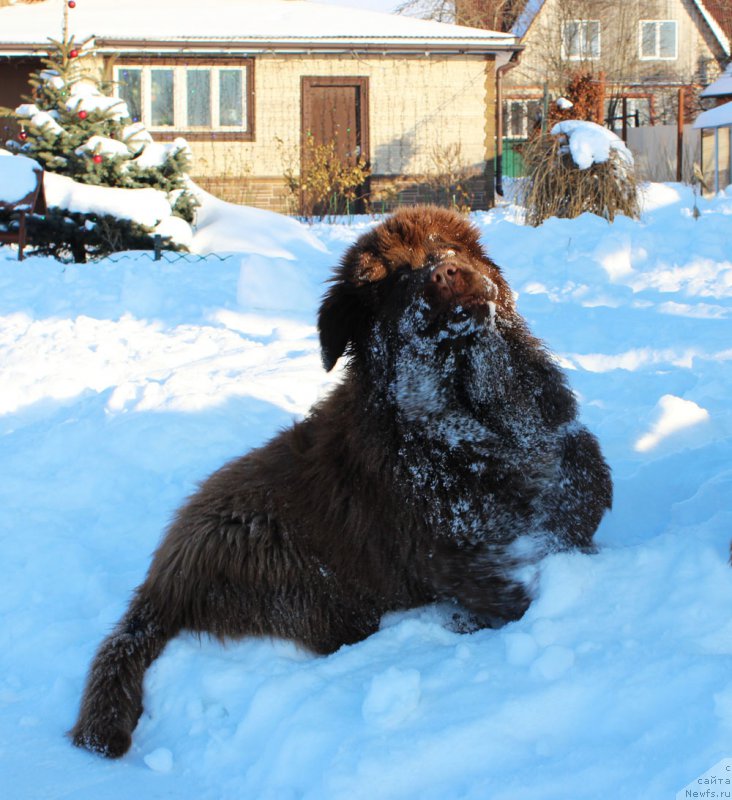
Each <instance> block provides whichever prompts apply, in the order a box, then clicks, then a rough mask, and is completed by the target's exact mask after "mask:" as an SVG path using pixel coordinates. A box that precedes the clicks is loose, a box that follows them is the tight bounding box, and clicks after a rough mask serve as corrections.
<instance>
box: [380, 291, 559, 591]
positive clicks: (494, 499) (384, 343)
mask: <svg viewBox="0 0 732 800" xmlns="http://www.w3.org/2000/svg"><path fill="white" fill-rule="evenodd" d="M436 320H438V322H439V324H438V325H436V324H435V322H436ZM517 324H520V321H518V320H516V319H514V318H513V317H511V316H509V317H507V318H504V317H501V316H499V315H497V314H496V313H495V310H494V309H493V308H492V307H490V306H488V307H487V313H478V314H476V313H475V312H474V311H473V310H463V309H461V308H460V307H459V306H456V307H455V308H454V309H450V310H447V311H440V312H439V315H436V313H435V309H434V308H433V307H432V306H431V305H430V303H429V302H428V301H427V300H426V299H425V298H424V297H423V296H417V297H415V298H414V299H412V300H411V301H410V302H409V304H408V305H407V308H406V309H405V311H404V312H403V313H402V315H401V316H400V317H399V319H398V320H397V321H396V322H392V321H389V322H387V321H382V322H380V323H377V324H376V325H375V327H374V329H373V338H372V340H371V350H372V354H373V355H374V357H375V358H376V359H378V362H379V364H380V368H381V370H383V376H384V377H385V378H386V398H387V402H388V403H389V406H390V407H391V408H392V409H393V413H394V417H395V421H396V423H397V427H398V429H399V431H400V435H401V443H400V458H401V461H402V464H403V465H404V470H405V472H404V478H405V479H406V480H407V481H409V483H410V484H411V485H412V486H413V488H414V489H416V490H417V495H418V496H420V497H422V498H423V500H424V501H425V502H426V505H427V506H428V511H427V514H428V516H434V518H433V519H432V523H433V525H434V526H435V528H436V529H439V530H441V531H442V532H443V533H444V535H445V536H446V537H447V538H448V539H450V540H453V541H456V542H464V543H471V544H473V545H474V544H476V543H480V542H482V543H483V544H484V545H485V544H487V543H488V542H490V543H491V544H490V547H489V548H488V551H486V554H485V557H486V559H487V561H488V562H491V563H495V564H503V565H504V568H505V569H506V571H507V572H509V573H511V572H512V571H513V570H514V569H517V570H518V569H519V568H520V567H521V566H522V565H526V564H529V563H535V562H536V560H538V558H539V557H540V555H539V554H540V553H542V554H543V553H545V552H547V549H549V550H551V549H552V546H551V544H550V543H549V542H548V541H547V540H546V539H545V536H544V535H543V534H542V533H541V523H542V520H541V512H540V508H539V507H538V502H539V496H540V495H541V493H542V484H543V483H545V482H546V481H547V480H548V479H550V478H551V477H552V473H553V469H554V464H555V462H556V457H557V449H558V442H559V435H560V434H559V432H558V431H551V430H549V428H548V427H547V426H546V425H545V424H544V422H543V420H542V418H541V414H540V412H539V409H538V406H537V405H536V403H535V402H532V400H531V399H530V398H529V399H526V387H525V386H521V385H519V383H518V377H517V375H516V372H517V370H516V369H514V366H513V364H512V358H515V355H513V354H512V349H511V346H510V344H509V341H508V338H507V335H506V334H507V333H509V331H510V329H511V328H512V327H514V326H515V325H517ZM466 469H467V470H469V471H470V472H472V473H473V474H474V475H475V476H476V479H478V476H479V475H480V474H482V473H489V474H491V475H495V476H500V478H499V479H498V480H499V482H503V483H506V484H511V485H513V484H516V494H517V495H524V496H534V497H536V498H537V506H533V505H532V504H531V503H530V504H529V505H530V506H531V507H530V508H522V509H515V508H513V507H510V506H507V505H506V503H505V502H504V501H503V500H502V499H500V498H499V497H498V496H497V495H496V494H495V493H494V491H493V488H494V487H492V486H486V487H484V488H485V491H484V492H476V484H475V483H472V481H471V483H470V485H469V486H466V485H465V477H464V476H465V472H464V471H465V470H466ZM445 497H449V502H448V503H445V502H444V498H445ZM486 521H490V524H489V525H487V523H486ZM497 531H501V532H505V534H506V535H508V532H509V531H510V536H509V538H510V539H511V540H513V539H515V537H516V536H520V535H521V534H522V533H523V535H524V536H526V537H528V539H527V540H525V549H524V551H523V552H520V553H519V552H515V553H514V552H511V553H509V552H507V551H506V550H504V548H505V547H507V546H508V544H509V541H508V540H506V541H502V538H503V535H504V534H503V533H502V534H499V535H498V536H497V540H496V532H497ZM529 541H531V542H533V544H531V546H529V545H528V543H529ZM540 541H541V544H539V542H540ZM494 548H499V550H500V552H499V550H494ZM507 565H512V566H511V567H510V568H509V567H508V566H507ZM506 577H508V575H507V576H506ZM522 577H523V576H522ZM524 580H525V579H524ZM524 580H522V582H524Z"/></svg>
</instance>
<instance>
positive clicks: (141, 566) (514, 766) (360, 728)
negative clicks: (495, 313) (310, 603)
mask: <svg viewBox="0 0 732 800" xmlns="http://www.w3.org/2000/svg"><path fill="white" fill-rule="evenodd" d="M691 207H692V200H691V194H690V191H689V190H687V189H684V188H681V187H678V186H660V185H659V186H655V187H652V189H651V191H650V192H649V194H648V197H647V202H646V211H645V215H644V218H643V220H642V221H641V222H634V221H631V220H629V219H626V218H622V217H619V218H618V219H616V221H615V222H614V224H612V225H608V224H607V223H606V222H604V221H603V220H601V219H599V218H596V217H592V216H590V215H585V216H583V217H581V218H579V219H577V220H573V221H560V220H549V221H548V222H546V223H545V224H544V225H543V226H541V227H540V228H537V229H531V228H526V227H523V226H522V225H520V224H519V223H518V220H517V210H516V209H515V208H513V207H511V206H505V207H503V208H501V209H498V210H495V211H493V212H490V213H478V214H475V215H474V219H475V221H476V223H477V224H478V225H480V227H481V229H482V232H483V235H484V241H485V244H486V246H487V247H488V249H489V251H490V252H491V254H492V255H493V257H494V259H495V260H496V261H497V262H498V263H500V264H501V265H503V267H504V269H505V273H506V275H507V277H508V279H509V281H510V283H511V284H512V286H513V288H514V289H515V290H516V291H517V292H518V294H519V307H520V309H521V310H522V311H523V313H524V314H525V315H526V317H527V318H528V319H529V321H530V323H531V325H532V326H533V329H534V330H535V332H536V333H537V334H538V335H540V336H541V337H543V338H544V339H545V340H546V342H547V343H548V344H549V346H550V347H551V348H552V349H553V350H554V352H556V353H557V355H558V356H559V357H560V358H561V360H562V362H563V363H564V365H565V367H566V368H567V369H568V370H569V374H570V378H571V382H572V384H573V386H574V388H575V389H576V391H577V393H578V394H579V397H580V399H581V403H582V410H583V418H584V421H585V422H586V423H587V424H588V426H589V427H590V428H591V429H592V430H593V431H595V432H596V433H597V435H598V436H599V438H600V441H601V442H602V445H603V447H604V450H605V453H606V455H607V457H608V459H609V461H610V462H611V464H612V467H613V472H614V478H615V487H616V496H615V506H614V509H613V511H612V513H611V514H610V515H609V516H608V517H607V518H606V519H605V521H604V522H603V524H602V526H601V529H600V531H599V534H598V540H599V544H600V545H601V550H600V552H599V553H598V554H597V555H594V556H586V555H579V554H564V555H556V556H553V557H551V558H549V559H548V560H547V561H546V562H545V564H544V566H543V574H542V580H541V586H540V593H539V596H538V598H537V599H536V601H535V602H534V604H533V605H532V606H531V608H530V610H529V611H528V613H527V614H526V616H525V617H524V618H523V619H521V620H520V621H518V622H516V623H513V624H511V625H508V626H506V627H505V628H503V629H501V630H487V631H481V632H478V633H475V634H472V635H463V636H461V635H459V634H456V633H452V632H449V631H448V630H446V629H445V628H444V627H443V625H442V624H441V616H440V611H439V609H431V608H428V609H424V610H420V611H416V612H410V613H406V614H401V615H394V616H392V617H390V618H388V619H386V620H385V621H384V624H383V628H382V630H381V631H380V632H379V633H377V634H376V635H374V636H373V637H371V638H370V639H368V640H367V641H365V642H362V643H360V644H357V645H354V646H352V647H344V648H343V649H342V650H340V651H339V652H338V653H336V654H335V655H332V656H330V657H327V658H318V657H313V656H312V655H310V654H308V653H306V652H303V651H300V650H298V649H297V648H296V647H295V646H294V645H292V644H290V643H287V642H272V641H257V640H248V641H242V642H238V643H230V644H228V645H226V646H222V645H220V644H217V643H216V642H212V641H208V640H206V639H203V640H201V641H199V640H198V639H196V638H194V637H192V636H183V637H181V638H179V639H177V640H175V641H174V642H173V643H171V645H170V646H169V647H168V648H167V650H166V651H165V653H164V654H163V656H162V657H161V658H160V660H159V661H158V662H157V663H156V664H155V665H154V666H153V668H152V669H151V670H150V672H149V673H148V678H147V681H146V684H145V690H146V708H145V713H144V715H143V717H142V719H141V721H140V724H139V726H138V728H137V730H136V731H135V735H134V741H133V748H132V750H131V752H130V753H129V754H128V756H126V757H125V758H124V759H122V760H121V761H119V762H108V761H104V760H102V759H100V758H97V757H95V756H92V755H89V754H88V753H86V752H82V751H78V750H75V749H74V748H72V747H71V746H70V744H69V743H68V741H67V740H66V739H65V737H64V731H65V730H66V729H68V727H69V726H70V725H71V724H72V722H73V720H74V717H75V714H76V710H77V703H78V700H79V696H80V692H81V688H82V683H83V680H84V675H85V672H86V669H87V666H88V664H89V661H90V659H91V657H92V654H93V652H94V650H95V648H96V647H97V645H98V643H99V641H100V640H101V638H102V637H103V636H104V635H105V634H106V633H107V632H108V631H109V629H110V627H111V626H112V625H113V623H114V622H115V621H116V620H117V618H118V617H119V615H120V614H121V612H122V610H123V608H124V607H125V604H126V601H127V599H128V597H129V593H130V592H131V590H132V589H133V588H134V587H135V586H136V585H137V583H139V582H140V580H141V579H142V577H143V575H144V573H145V570H146V567H147V564H148V561H149V556H150V553H151V551H152V550H153V549H154V547H155V545H156V543H157V541H158V538H159V536H160V534H161V532H162V530H163V528H164V526H165V525H166V522H167V520H168V519H169V518H170V516H171V513H172V512H173V510H174V509H175V507H176V506H177V505H178V504H179V503H180V502H181V500H182V499H183V498H184V497H185V496H186V495H187V494H188V493H189V492H191V490H192V489H193V488H194V486H195V484H196V482H197V481H199V480H200V479H202V478H203V477H205V476H206V475H207V474H208V473H209V472H210V471H211V470H213V469H214V468H216V467H217V466H219V465H220V464H221V463H222V462H223V461H224V460H226V459H228V458H230V457H233V456H236V455H239V454H241V453H242V452H244V451H245V450H247V449H248V448H250V447H252V446H253V445H256V444H259V443H261V442H263V441H265V440H266V439H267V438H268V437H269V436H270V435H272V434H273V433H274V432H275V431H276V430H277V429H278V428H279V427H280V426H282V425H286V424H288V422H289V421H290V420H291V419H292V418H293V417H297V416H299V415H301V414H304V413H305V412H306V411H307V409H308V407H309V405H310V404H311V402H312V401H313V400H314V399H315V398H316V397H318V396H319V395H320V394H321V393H322V392H323V391H326V390H327V386H328V384H329V382H330V381H332V380H334V379H337V376H335V378H334V377H331V376H326V375H325V374H324V373H323V372H322V370H321V368H320V359H319V354H318V347H317V340H316V336H315V330H314V327H313V319H314V313H315V308H316V307H317V300H318V295H319V294H320V292H321V290H322V286H323V281H324V280H325V279H326V278H327V277H328V272H329V269H330V267H331V266H332V265H333V264H334V263H335V262H336V261H337V259H338V257H339V255H340V254H341V253H342V251H343V250H344V248H345V247H346V246H347V245H348V243H349V242H350V241H351V240H352V239H353V238H354V237H355V236H356V235H357V234H358V233H359V232H360V231H362V230H364V229H365V227H366V226H368V225H370V224H373V222H372V221H371V220H368V219H365V218H363V219H360V220H357V221H356V222H355V223H353V224H352V225H350V226H349V225H334V226H325V225H323V226H314V227H313V228H311V229H309V228H305V227H303V226H300V225H298V224H297V223H296V222H294V221H292V220H287V219H284V218H282V217H276V216H273V215H269V214H267V213H266V212H254V211H251V210H246V209H232V208H231V207H230V206H226V205H225V204H219V205H217V204H216V203H212V202H209V203H207V204H206V205H205V206H204V211H203V213H202V217H201V228H200V229H199V231H198V234H197V239H196V241H195V242H194V247H195V248H196V249H197V250H198V251H199V252H212V251H216V252H217V253H219V255H226V254H225V253H220V252H219V251H221V250H230V251H232V253H231V254H230V255H229V257H228V258H226V259H225V260H220V259H219V258H210V259H208V260H206V261H198V262H190V261H186V260H183V259H180V258H178V257H177V256H174V255H170V254H168V256H167V258H169V259H170V260H166V261H162V262H159V263H153V262H152V261H150V260H149V259H148V258H147V257H144V256H140V254H132V255H131V256H129V257H125V256H116V257H114V258H113V259H109V260H107V261H105V262H102V263H99V264H89V265H84V266H75V265H70V266H63V265H60V264H57V263H56V262H54V261H51V260H45V259H39V258H35V259H33V258H32V259H28V260H27V261H25V262H23V263H18V262H17V261H16V260H15V254H14V253H13V252H12V251H11V250H10V249H8V248H3V249H0V375H2V392H1V393H0V586H1V587H2V591H0V620H1V624H0V709H1V712H0V787H1V788H0V792H1V793H2V797H3V798H9V799H12V800H25V799H26V798H44V799H50V798H73V800H87V799H88V800H92V799H93V800H98V799H99V798H105V800H119V799H121V798H133V797H134V798H154V797H171V798H184V799H187V798H190V799H191V800H193V798H195V800H208V799H210V800H220V799H221V800H223V799H228V798H231V799H232V800H234V798H236V799H237V800H240V799H241V798H252V800H295V798H308V800H330V799H331V798H333V799H335V798H339V799H340V798H343V800H358V799H359V798H363V800H387V799H388V798H405V799H407V798H408V799H409V800H453V798H454V799H455V800H457V798H465V800H486V799H487V798H490V800H502V799H503V798H506V799H507V798H512V800H519V799H522V798H524V799H526V800H549V799H550V798H551V799H552V800H553V799H555V798H556V800H567V798H602V800H608V799H609V800H617V799H620V798H622V799H623V800H626V798H627V799H632V798H645V799H646V800H655V799H656V798H658V800H661V798H664V799H665V798H672V797H674V796H675V795H676V792H677V791H678V790H680V789H681V788H682V787H684V786H685V785H686V784H687V783H689V782H690V781H692V780H693V779H695V778H696V776H698V775H700V774H701V773H703V772H704V771H705V770H707V769H708V768H709V767H711V766H712V765H713V764H715V763H716V762H717V761H719V760H720V759H722V758H724V757H727V756H731V755H732V613H731V612H732V570H731V569H730V567H729V565H728V563H727V560H728V555H729V549H728V548H729V541H730V538H731V537H732V400H731V399H730V398H732V192H730V193H729V194H728V195H727V196H720V197H718V198H715V199H714V200H711V201H702V202H701V203H700V208H701V211H702V214H701V217H700V218H699V219H698V220H695V219H694V218H693V216H692V215H691ZM217 241H218V242H219V244H218V245H217ZM697 788H698V789H699V790H701V791H703V790H704V789H706V788H707V787H706V786H703V785H699V786H698V787H697ZM716 788H717V790H719V787H716ZM722 788H723V789H728V788H729V787H722Z"/></svg>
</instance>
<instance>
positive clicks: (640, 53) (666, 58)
mask: <svg viewBox="0 0 732 800" xmlns="http://www.w3.org/2000/svg"><path fill="white" fill-rule="evenodd" d="M649 22H652V23H654V25H655V27H656V53H657V55H653V56H644V55H643V24H644V23H649ZM662 22H673V24H674V55H672V56H662V55H660V53H661V23H662ZM638 58H639V59H640V60H641V61H677V60H678V58H679V23H678V21H677V20H675V19H641V20H638Z"/></svg>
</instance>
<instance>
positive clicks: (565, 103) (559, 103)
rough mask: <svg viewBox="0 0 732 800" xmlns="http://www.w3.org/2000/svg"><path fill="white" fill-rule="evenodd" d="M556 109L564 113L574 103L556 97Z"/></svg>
mask: <svg viewBox="0 0 732 800" xmlns="http://www.w3.org/2000/svg"><path fill="white" fill-rule="evenodd" d="M556 103H557V107H558V108H561V109H562V111H566V110H567V109H568V108H572V107H573V106H574V103H573V102H572V101H571V100H568V99H567V98H566V97H557V100H556Z"/></svg>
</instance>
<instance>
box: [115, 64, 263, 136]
mask: <svg viewBox="0 0 732 800" xmlns="http://www.w3.org/2000/svg"><path fill="white" fill-rule="evenodd" d="M125 69H140V70H141V71H142V81H141V105H142V120H141V122H142V123H143V124H144V125H145V127H146V128H147V130H149V131H150V133H151V134H153V136H154V137H155V138H156V139H158V140H159V141H170V140H172V139H175V138H176V137H178V136H182V137H184V138H185V139H187V140H189V141H192V142H194V141H210V140H212V139H215V140H216V141H243V142H251V141H254V59H253V58H248V57H247V58H212V57H210V56H201V57H192V56H189V57H186V58H154V57H149V56H145V57H141V58H134V57H132V56H127V57H124V58H119V59H117V60H116V61H115V62H114V80H115V83H119V82H120V74H119V73H120V72H121V71H122V70H125ZM154 69H172V70H173V97H174V109H173V114H174V124H173V125H171V126H167V125H166V126H154V125H152V123H151V106H150V103H151V97H150V75H151V72H152V70H154ZM231 69H240V70H242V71H243V75H242V117H243V124H244V127H241V126H234V125H221V124H220V122H219V115H220V111H221V108H220V102H219V97H220V94H219V92H220V80H221V79H220V74H221V71H222V70H223V71H225V70H231ZM189 70H191V71H195V70H199V71H200V70H209V71H210V73H211V76H210V93H211V94H210V103H211V125H209V126H188V125H187V124H185V123H187V119H186V117H187V83H188V81H187V74H188V71H189Z"/></svg>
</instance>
